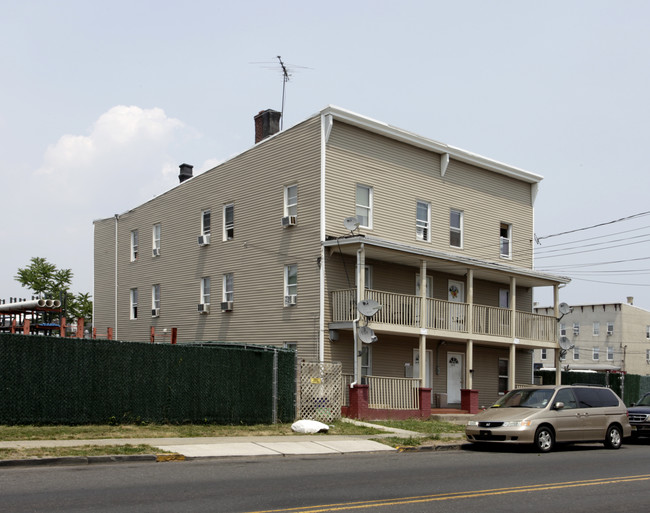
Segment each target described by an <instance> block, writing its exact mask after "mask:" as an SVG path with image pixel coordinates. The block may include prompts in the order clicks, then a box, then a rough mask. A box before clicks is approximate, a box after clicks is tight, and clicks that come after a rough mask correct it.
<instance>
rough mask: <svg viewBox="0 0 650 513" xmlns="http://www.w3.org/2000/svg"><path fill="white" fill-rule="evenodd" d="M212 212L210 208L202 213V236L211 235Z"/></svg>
mask: <svg viewBox="0 0 650 513" xmlns="http://www.w3.org/2000/svg"><path fill="white" fill-rule="evenodd" d="M211 225H212V211H211V210H210V209H209V208H206V209H205V210H202V211H201V235H210V230H211V227H212V226H211Z"/></svg>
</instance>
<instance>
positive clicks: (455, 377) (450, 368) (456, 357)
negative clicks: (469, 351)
mask: <svg viewBox="0 0 650 513" xmlns="http://www.w3.org/2000/svg"><path fill="white" fill-rule="evenodd" d="M464 378H465V355H464V354H463V353H447V403H449V404H460V390H461V388H463V386H464Z"/></svg>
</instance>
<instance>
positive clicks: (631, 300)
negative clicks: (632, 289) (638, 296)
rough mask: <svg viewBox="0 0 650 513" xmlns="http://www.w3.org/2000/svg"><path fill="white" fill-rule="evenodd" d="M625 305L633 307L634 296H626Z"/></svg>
mask: <svg viewBox="0 0 650 513" xmlns="http://www.w3.org/2000/svg"><path fill="white" fill-rule="evenodd" d="M627 304H628V305H634V296H627Z"/></svg>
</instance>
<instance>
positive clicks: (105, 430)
mask: <svg viewBox="0 0 650 513" xmlns="http://www.w3.org/2000/svg"><path fill="white" fill-rule="evenodd" d="M372 423H374V424H381V425H384V426H389V427H396V428H399V429H406V430H409V431H415V432H417V433H422V434H423V436H422V437H409V438H401V437H389V438H385V437H382V438H377V440H378V441H381V442H384V443H387V444H388V445H391V446H393V447H396V446H400V445H402V446H406V445H410V446H414V445H422V444H426V443H427V442H431V441H436V440H442V439H443V438H442V437H441V436H440V435H441V434H442V433H458V432H463V431H464V426H459V425H457V424H451V423H449V422H439V421H422V420H415V419H412V420H403V421H373V422H372ZM328 434H329V435H378V434H385V431H381V430H377V429H374V428H368V427H363V426H356V425H354V424H351V423H349V422H342V421H339V422H334V423H332V424H330V430H329V433H327V434H322V435H321V436H328ZM282 435H286V436H301V435H299V434H297V433H294V432H293V431H291V425H290V424H275V425H254V426H219V425H210V424H205V425H198V424H187V425H173V424H141V425H133V424H126V425H118V426H111V425H84V426H3V425H0V441H21V440H99V439H106V438H109V439H110V438H116V439H120V438H190V437H218V436H231V437H237V436H282ZM159 452H161V451H160V450H158V449H155V448H153V447H151V446H148V445H119V446H118V445H108V446H98V445H83V446H76V447H57V448H45V447H44V448H34V449H13V448H12V449H3V448H0V460H2V459H24V458H35V457H38V458H45V457H62V456H98V455H109V454H110V455H120V454H156V453H159Z"/></svg>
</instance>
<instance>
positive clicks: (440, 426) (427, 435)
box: [373, 419, 465, 447]
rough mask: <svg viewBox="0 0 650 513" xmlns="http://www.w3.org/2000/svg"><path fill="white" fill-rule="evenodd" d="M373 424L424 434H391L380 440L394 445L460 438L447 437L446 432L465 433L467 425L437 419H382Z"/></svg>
mask: <svg viewBox="0 0 650 513" xmlns="http://www.w3.org/2000/svg"><path fill="white" fill-rule="evenodd" d="M373 424H379V425H382V426H388V427H394V428H398V429H406V430H407V431H415V432H416V433H421V434H422V436H418V437H415V436H410V437H398V436H391V437H387V438H382V439H380V440H379V441H380V442H383V443H385V444H387V445H390V446H392V447H399V446H408V447H414V446H419V445H430V444H431V443H432V442H443V441H447V440H452V439H453V440H458V438H449V437H445V436H444V435H445V434H450V433H464V432H465V425H464V424H462V425H460V424H454V423H451V422H442V421H437V420H418V419H407V420H381V421H373Z"/></svg>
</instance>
